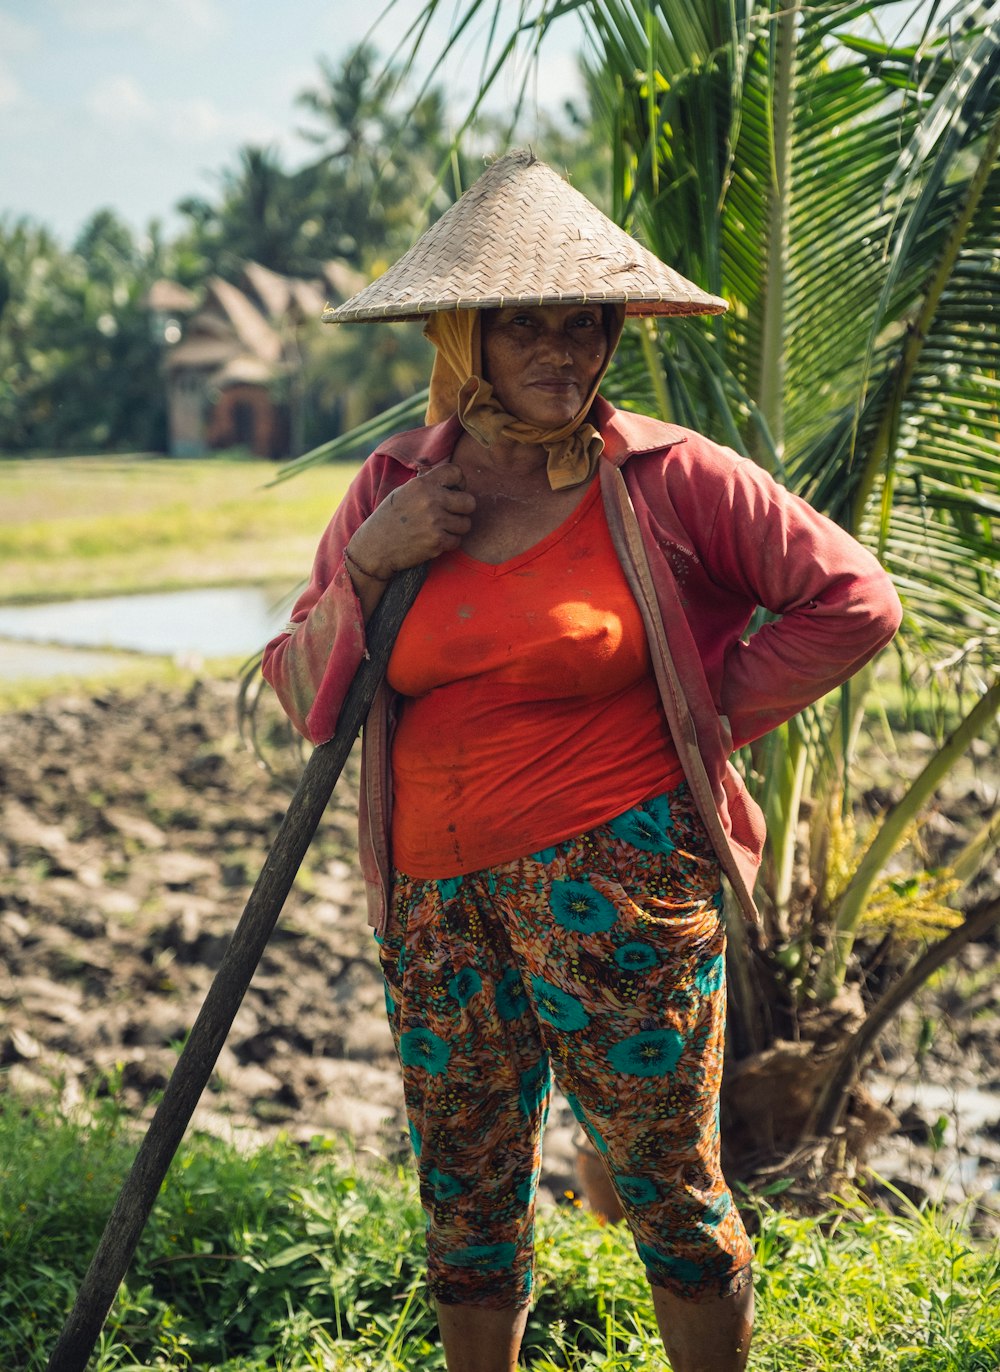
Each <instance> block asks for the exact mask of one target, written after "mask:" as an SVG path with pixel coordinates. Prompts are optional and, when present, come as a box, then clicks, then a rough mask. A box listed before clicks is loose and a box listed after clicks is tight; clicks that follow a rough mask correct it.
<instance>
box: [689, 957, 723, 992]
mask: <svg viewBox="0 0 1000 1372" xmlns="http://www.w3.org/2000/svg"><path fill="white" fill-rule="evenodd" d="M725 975H726V960H725V958H724V957H723V956H722V954H721V953H720V954H719V955H718V957H714V958H712V959H711V960H710V961H709V962H703V963H702V964H701V966H700V967H699V968H698V970H697V972H695V974H694V984H695V986H697V988H698V990H699V991H700V992H701V994H702V995H703V996H710V995H711V994H712V992H713V991H718V990H719V988H720V987H721V985H722V983H723V981H724V980H725Z"/></svg>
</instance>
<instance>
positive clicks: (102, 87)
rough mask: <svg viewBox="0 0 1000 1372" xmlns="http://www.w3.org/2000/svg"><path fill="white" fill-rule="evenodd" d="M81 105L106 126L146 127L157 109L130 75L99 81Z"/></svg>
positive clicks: (153, 117) (152, 119) (154, 116)
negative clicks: (138, 125)
mask: <svg viewBox="0 0 1000 1372" xmlns="http://www.w3.org/2000/svg"><path fill="white" fill-rule="evenodd" d="M84 108H85V109H86V110H88V111H89V113H90V114H91V115H92V116H93V117H94V119H95V120H96V122H97V123H98V124H101V125H104V126H105V127H119V128H120V127H122V126H123V125H129V126H131V127H134V126H135V125H137V124H142V125H147V126H148V125H149V124H151V123H153V122H154V120H155V118H156V111H155V110H154V108H153V106H152V105H151V104H150V102H149V100H148V99H147V98H146V96H145V95H144V94H143V91H142V88H141V87H140V85H139V83H138V81H136V79H135V78H134V77H132V76H109V77H106V78H105V80H103V81H99V82H98V83H97V85H96V86H93V87H92V88H91V90H90V92H89V94H88V95H87V96H86V98H85V100H84Z"/></svg>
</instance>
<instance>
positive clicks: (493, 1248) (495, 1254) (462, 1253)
mask: <svg viewBox="0 0 1000 1372" xmlns="http://www.w3.org/2000/svg"><path fill="white" fill-rule="evenodd" d="M516 1254H517V1247H516V1245H515V1244H513V1243H474V1244H471V1245H470V1246H469V1247H468V1248H456V1249H455V1251H454V1252H453V1253H446V1254H445V1255H444V1260H445V1262H447V1263H450V1264H451V1266H452V1267H475V1268H477V1269H478V1270H479V1271H480V1272H495V1271H496V1270H497V1269H498V1268H501V1267H512V1266H513V1265H514V1258H515V1256H516Z"/></svg>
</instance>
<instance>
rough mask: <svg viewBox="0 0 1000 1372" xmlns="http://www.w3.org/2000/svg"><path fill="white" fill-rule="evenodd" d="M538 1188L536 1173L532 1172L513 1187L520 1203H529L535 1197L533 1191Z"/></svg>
mask: <svg viewBox="0 0 1000 1372" xmlns="http://www.w3.org/2000/svg"><path fill="white" fill-rule="evenodd" d="M537 1190H538V1173H537V1172H532V1174H531V1176H530V1177H528V1179H527V1180H526V1181H522V1182H521V1184H520V1185H519V1186H518V1187H516V1188H515V1190H514V1195H515V1196H516V1197H517V1199H518V1200H519V1201H520V1202H521V1204H522V1205H530V1204H531V1202H532V1201H533V1200H534V1199H535V1192H536V1191H537Z"/></svg>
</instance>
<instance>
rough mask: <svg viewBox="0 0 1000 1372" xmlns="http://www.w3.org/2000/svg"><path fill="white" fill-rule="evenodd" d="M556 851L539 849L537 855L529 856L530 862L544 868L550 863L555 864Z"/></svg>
mask: <svg viewBox="0 0 1000 1372" xmlns="http://www.w3.org/2000/svg"><path fill="white" fill-rule="evenodd" d="M555 858H556V850H555V849H554V848H539V850H538V852H537V853H532V854H531V861H532V862H541V863H543V864H544V865H545V866H546V867H547V866H548V865H549V863H550V862H555Z"/></svg>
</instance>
